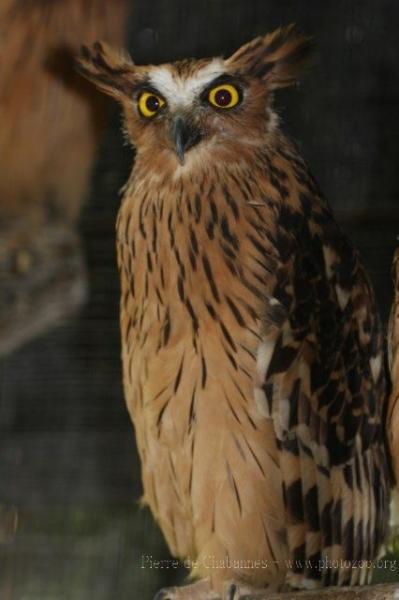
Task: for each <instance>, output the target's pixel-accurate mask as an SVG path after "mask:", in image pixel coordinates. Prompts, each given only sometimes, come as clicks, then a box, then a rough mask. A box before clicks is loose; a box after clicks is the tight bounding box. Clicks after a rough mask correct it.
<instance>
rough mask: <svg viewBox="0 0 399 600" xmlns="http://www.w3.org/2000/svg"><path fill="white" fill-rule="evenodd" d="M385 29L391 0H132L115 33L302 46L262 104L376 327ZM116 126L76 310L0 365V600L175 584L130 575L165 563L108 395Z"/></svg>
mask: <svg viewBox="0 0 399 600" xmlns="http://www.w3.org/2000/svg"><path fill="white" fill-rule="evenodd" d="M398 19H399V3H398V2H397V1H396V0H379V1H378V2H376V1H375V0H374V1H371V0H335V1H330V0H324V1H322V2H321V1H320V0H317V1H315V0H312V1H309V0H302V1H300V0H290V1H289V0H286V1H284V0H269V1H267V0H245V1H242V0H191V1H187V0H174V1H173V2H172V1H171V0H152V1H151V2H144V0H135V1H134V2H132V11H131V18H130V21H129V45H130V50H131V53H132V56H133V59H134V60H135V62H138V63H149V62H166V61H168V60H173V59H176V58H181V57H184V56H195V57H200V56H208V55H215V54H224V55H228V54H229V53H231V52H233V51H234V50H235V49H236V48H238V47H239V46H240V45H241V44H242V43H244V42H246V41H248V40H250V39H251V38H253V37H255V36H256V35H258V34H260V33H265V32H267V31H270V30H272V29H273V28H275V27H277V26H279V25H284V24H288V23H291V22H295V23H297V24H298V26H299V28H300V29H301V30H302V31H303V32H305V33H306V34H310V35H312V36H314V38H315V42H316V47H317V52H316V56H315V61H314V65H313V67H312V69H311V70H310V71H309V72H308V74H307V75H306V76H305V78H304V81H303V83H302V84H301V85H300V86H299V87H297V88H294V89H290V90H286V91H284V92H281V93H280V94H279V95H278V96H277V98H276V105H277V107H278V110H279V113H280V114H281V116H282V120H283V127H284V130H285V131H287V132H288V133H290V134H291V135H292V137H294V138H295V140H296V141H297V142H298V143H299V145H300V148H301V150H302V153H303V155H304V156H305V158H306V159H307V160H308V162H309V163H310V165H311V167H312V170H313V173H314V174H315V176H316V178H317V179H318V181H319V183H320V185H321V188H322V189H323V190H324V193H325V195H326V197H327V198H328V199H329V201H330V203H331V205H332V206H333V208H334V210H335V213H336V216H337V219H338V220H339V221H340V223H341V224H342V225H343V227H344V228H345V230H346V231H347V232H348V234H349V235H350V237H351V238H352V239H353V240H354V241H355V243H356V244H357V245H358V247H359V248H360V250H361V252H362V254H363V257H364V260H365V263H366V265H367V268H368V271H369V273H370V276H371V278H372V280H373V282H374V285H375V289H376V293H377V297H378V301H379V304H380V308H381V313H382V316H383V318H384V320H386V317H387V313H388V309H389V303H390V299H391V279H390V265H391V258H392V253H393V250H394V247H395V244H396V234H397V233H399V231H398V230H399V219H398V216H399V210H398V197H397V196H398V191H397V180H396V175H397V170H398V165H399V156H398V154H399V72H398V42H397V25H398ZM119 122H120V118H119V114H118V113H117V110H115V113H114V115H113V119H112V123H111V126H110V127H109V130H108V131H107V132H106V134H105V135H104V138H103V141H102V144H101V146H100V148H99V152H98V161H97V166H96V168H95V171H94V173H93V178H92V186H91V191H90V194H89V199H88V201H87V203H86V207H85V209H84V212H83V215H82V218H81V224H80V229H81V233H82V236H83V240H84V248H85V253H86V257H87V264H88V271H89V279H90V298H89V301H88V303H87V305H86V306H85V307H84V309H83V310H82V311H81V312H80V314H79V315H77V316H76V317H75V318H73V319H70V320H69V321H68V322H65V323H64V324H63V325H62V326H60V327H58V328H57V329H56V330H54V331H53V332H51V333H50V334H48V335H46V336H43V337H41V338H40V339H37V340H36V341H34V342H32V343H30V344H29V345H27V346H25V347H24V348H22V349H21V350H19V351H17V352H15V353H14V354H13V355H11V356H9V357H7V358H6V359H3V360H2V361H1V363H0V425H1V429H2V434H1V438H0V502H1V503H4V504H5V505H14V506H16V507H17V508H18V513H19V525H18V530H17V534H16V536H15V538H14V540H13V541H8V542H7V543H4V544H3V545H0V559H1V560H0V569H1V571H2V572H1V573H0V598H1V599H2V600H3V599H5V600H6V599H9V598H12V599H14V598H18V599H20V598H21V599H22V598H25V599H29V600H50V599H51V600H58V599H62V600H64V599H71V600H83V599H84V600H86V599H91V598H96V600H103V599H104V600H105V599H113V598H118V599H120V600H122V599H125V598H126V599H128V598H140V599H141V598H142V599H143V600H147V599H149V598H151V596H152V594H153V593H154V592H155V590H156V589H157V588H158V587H160V586H161V585H165V584H167V583H171V582H173V581H175V580H177V579H178V578H180V579H181V577H182V573H176V572H173V571H161V570H150V569H148V568H146V569H143V568H141V555H142V554H144V555H145V554H148V555H153V557H154V558H167V556H168V554H167V550H166V548H165V546H164V545H163V542H162V540H161V537H160V534H159V533H158V530H157V528H156V526H155V525H154V524H153V522H152V519H151V516H150V515H149V514H148V511H146V510H140V509H139V507H138V504H137V500H138V498H139V496H140V493H141V486H140V474H139V473H140V472H139V466H138V462H137V457H136V450H135V444H134V436H133V433H132V428H131V425H130V422H129V419H128V415H127V412H126V410H125V406H124V400H123V393H122V387H121V368H120V359H119V355H120V344H119V331H118V294H119V289H118V279H117V272H116V268H115V251H114V222H115V219H116V213H117V210H118V205H119V193H118V190H119V189H120V187H121V186H122V184H123V183H124V182H125V180H126V178H127V176H128V172H129V169H130V166H131V162H132V158H133V153H132V151H131V150H130V149H129V148H128V147H126V145H124V142H123V138H122V135H121V133H119ZM71 176H73V174H72V173H71Z"/></svg>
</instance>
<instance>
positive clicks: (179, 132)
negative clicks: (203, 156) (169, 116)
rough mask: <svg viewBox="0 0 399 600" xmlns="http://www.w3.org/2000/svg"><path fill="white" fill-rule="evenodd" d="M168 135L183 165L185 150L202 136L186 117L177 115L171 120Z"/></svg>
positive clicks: (196, 142)
mask: <svg viewBox="0 0 399 600" xmlns="http://www.w3.org/2000/svg"><path fill="white" fill-rule="evenodd" d="M170 136H171V140H172V142H173V145H174V147H175V151H176V154H177V158H178V159H179V162H180V164H181V165H184V155H185V152H186V151H187V150H190V148H192V147H193V146H195V145H196V144H198V142H199V141H200V140H201V137H202V136H201V132H200V130H199V129H197V128H196V127H195V126H194V125H193V124H192V123H190V122H189V121H188V119H187V118H185V117H182V116H181V115H178V116H176V117H175V118H174V119H173V121H172V125H171V129H170Z"/></svg>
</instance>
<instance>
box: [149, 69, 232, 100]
mask: <svg viewBox="0 0 399 600" xmlns="http://www.w3.org/2000/svg"><path fill="white" fill-rule="evenodd" d="M225 70H226V69H225V65H224V61H223V60H222V59H221V58H215V59H213V60H212V61H211V62H210V63H209V64H207V65H205V66H204V67H202V69H199V70H198V72H197V73H195V75H193V76H192V77H188V78H187V77H185V78H182V77H179V76H178V75H177V73H175V72H173V70H172V69H171V68H169V67H168V66H166V65H161V66H159V67H153V69H152V71H151V77H150V83H151V85H153V86H154V87H155V88H156V89H157V90H158V91H159V92H160V93H161V94H162V96H163V97H164V98H165V100H166V101H167V103H168V105H169V106H171V107H174V108H176V107H177V106H182V107H187V106H191V104H192V103H193V100H194V99H195V98H197V97H198V95H199V94H200V93H201V91H202V90H203V89H204V87H205V86H206V85H207V84H209V83H210V82H211V81H212V80H213V79H215V78H216V77H219V75H222V74H223V73H224V72H225Z"/></svg>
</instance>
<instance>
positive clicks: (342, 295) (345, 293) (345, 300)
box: [335, 284, 351, 310]
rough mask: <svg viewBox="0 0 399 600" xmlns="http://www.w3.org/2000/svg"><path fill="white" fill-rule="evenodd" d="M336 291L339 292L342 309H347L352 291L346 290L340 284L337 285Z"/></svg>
mask: <svg viewBox="0 0 399 600" xmlns="http://www.w3.org/2000/svg"><path fill="white" fill-rule="evenodd" d="M335 292H336V294H337V300H338V304H339V307H340V309H341V310H345V308H346V305H347V304H348V301H349V298H350V295H351V294H350V292H348V291H347V290H344V289H343V288H342V287H341V286H340V285H338V284H337V285H336V286H335Z"/></svg>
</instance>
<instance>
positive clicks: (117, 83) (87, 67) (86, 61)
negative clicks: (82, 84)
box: [75, 42, 135, 98]
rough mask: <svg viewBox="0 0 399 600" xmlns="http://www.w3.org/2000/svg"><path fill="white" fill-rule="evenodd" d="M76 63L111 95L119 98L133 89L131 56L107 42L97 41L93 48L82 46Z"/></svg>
mask: <svg viewBox="0 0 399 600" xmlns="http://www.w3.org/2000/svg"><path fill="white" fill-rule="evenodd" d="M75 65H76V69H77V71H78V72H79V73H80V74H81V75H83V76H84V77H86V78H87V79H89V80H90V81H92V82H93V83H94V84H95V85H96V86H97V87H98V88H100V89H101V90H102V91H103V92H105V93H106V94H109V95H110V96H114V97H116V98H119V97H120V96H121V95H123V94H126V95H129V94H130V92H131V90H132V87H133V84H134V79H135V78H134V65H133V62H132V60H131V58H130V57H129V56H128V55H127V54H126V53H124V52H122V51H116V50H114V49H112V48H111V47H110V46H108V44H106V43H105V42H95V43H94V44H93V46H92V47H91V48H88V47H87V46H82V48H81V52H80V55H79V56H78V57H77V58H76V61H75Z"/></svg>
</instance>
